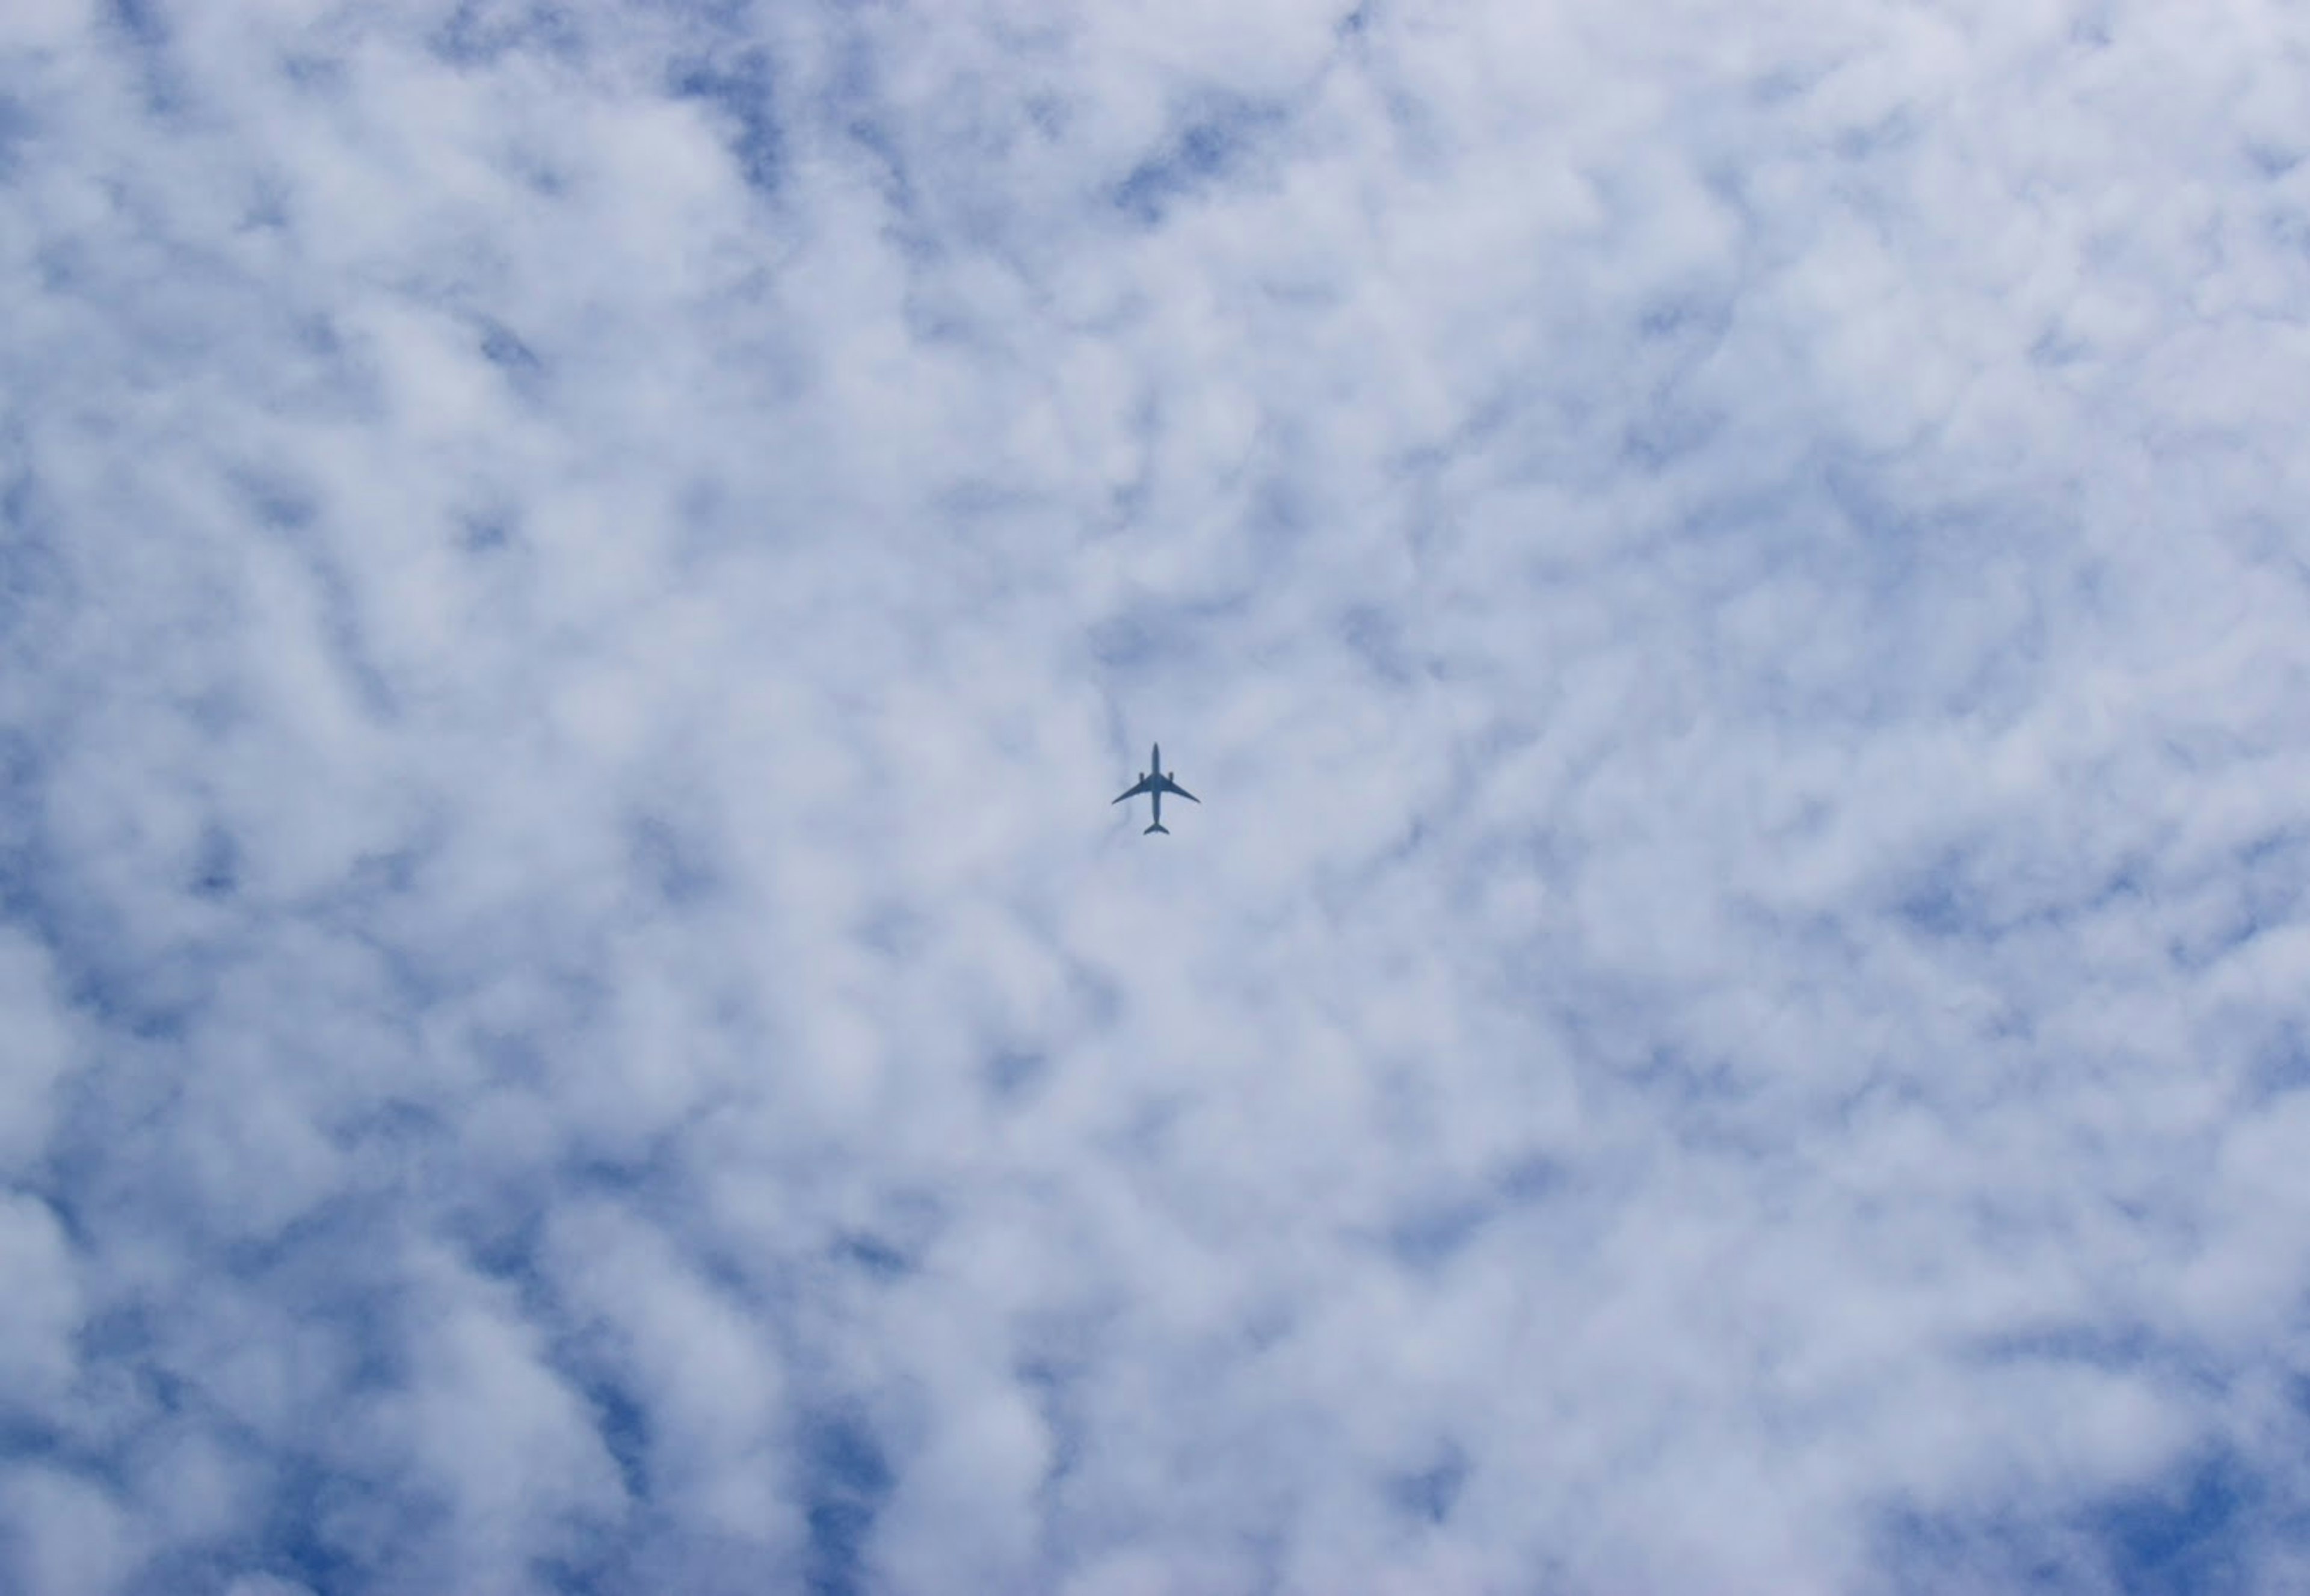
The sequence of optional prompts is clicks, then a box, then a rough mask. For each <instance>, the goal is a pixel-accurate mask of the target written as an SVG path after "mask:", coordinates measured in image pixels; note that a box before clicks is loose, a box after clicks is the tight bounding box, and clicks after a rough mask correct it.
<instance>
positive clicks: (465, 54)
mask: <svg viewBox="0 0 2310 1596" xmlns="http://www.w3.org/2000/svg"><path fill="white" fill-rule="evenodd" d="M427 42H428V44H429V45H430V48H432V51H433V53H434V54H435V55H436V56H439V57H440V58H441V59H442V60H444V61H447V62H449V63H451V64H452V65H457V66H490V65H495V64H496V63H497V61H498V60H499V58H500V57H501V56H505V55H506V54H508V52H510V51H514V50H521V49H533V50H535V51H537V52H538V53H540V54H542V55H546V56H552V57H554V58H555V59H557V60H561V61H576V60H578V59H580V58H582V57H583V56H584V54H585V44H586V40H585V36H584V34H583V33H581V32H580V31H579V30H578V27H577V18H576V14H575V13H574V12H573V10H572V9H571V8H570V7H569V6H566V5H555V4H548V3H545V0H463V4H460V5H459V6H458V7H457V9H456V11H454V12H452V13H450V15H449V20H448V21H447V22H444V23H442V24H441V25H440V26H439V28H437V29H435V30H434V31H433V36H432V38H431V39H429V40H428V41H427Z"/></svg>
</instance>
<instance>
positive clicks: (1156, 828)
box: [1139, 823, 1171, 837]
mask: <svg viewBox="0 0 2310 1596" xmlns="http://www.w3.org/2000/svg"><path fill="white" fill-rule="evenodd" d="M1153 831H1160V832H1161V833H1162V834H1163V835H1164V836H1166V837H1168V836H1170V835H1171V828H1169V827H1168V826H1166V825H1163V824H1161V823H1157V824H1155V825H1152V826H1150V827H1148V828H1147V830H1146V831H1142V832H1141V833H1140V834H1139V835H1140V836H1142V837H1145V836H1146V835H1148V833H1149V832H1153Z"/></svg>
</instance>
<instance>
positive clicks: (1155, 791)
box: [1108, 743, 1203, 837]
mask: <svg viewBox="0 0 2310 1596" xmlns="http://www.w3.org/2000/svg"><path fill="white" fill-rule="evenodd" d="M1142 793H1144V794H1147V795H1148V796H1149V797H1151V798H1152V799H1154V801H1155V823H1154V824H1153V825H1152V826H1150V827H1148V828H1147V830H1146V831H1142V832H1141V833H1140V834H1139V835H1140V836H1142V837H1145V836H1146V835H1147V834H1148V832H1151V831H1160V832H1161V833H1162V834H1163V835H1164V836H1166V837H1168V836H1170V835H1171V828H1169V827H1168V826H1166V825H1165V824H1164V823H1163V794H1166V793H1177V794H1179V796H1180V797H1182V798H1185V800H1186V801H1187V802H1190V803H1201V802H1203V800H1202V799H1200V798H1198V797H1196V796H1195V795H1194V794H1193V793H1190V792H1189V791H1187V789H1186V788H1185V787H1183V786H1181V785H1179V784H1178V783H1177V782H1175V781H1173V780H1172V779H1171V777H1170V775H1169V774H1168V772H1167V771H1165V770H1164V768H1163V745H1162V744H1161V743H1157V744H1156V745H1155V748H1154V751H1152V752H1151V753H1150V754H1149V755H1148V756H1147V774H1146V775H1144V776H1141V777H1140V778H1139V785H1137V786H1135V787H1133V788H1132V789H1131V791H1129V792H1128V793H1125V794H1123V795H1122V797H1119V798H1117V799H1116V800H1115V802H1116V803H1120V802H1123V800H1124V798H1136V797H1138V796H1139V794H1142ZM1108 807H1109V808H1113V807H1114V805H1113V804H1110V805H1108Z"/></svg>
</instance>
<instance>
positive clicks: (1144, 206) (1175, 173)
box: [1115, 99, 1288, 227]
mask: <svg viewBox="0 0 2310 1596" xmlns="http://www.w3.org/2000/svg"><path fill="white" fill-rule="evenodd" d="M1287 119H1288V112H1287V111H1286V109H1285V108H1284V107H1282V106H1281V105H1272V104H1262V103H1259V102H1257V101H1254V100H1238V99H1229V100H1221V101H1220V102H1218V103H1216V104H1212V105H1210V106H1208V107H1207V108H1205V109H1204V110H1203V114H1202V115H1200V116H1198V117H1194V119H1193V120H1191V121H1190V122H1189V123H1188V124H1187V126H1185V128H1184V129H1182V130H1181V132H1180V134H1179V135H1178V137H1177V139H1175V140H1174V141H1173V142H1172V143H1171V144H1170V145H1169V146H1168V148H1167V149H1165V150H1163V151H1162V152H1160V153H1159V154H1155V155H1151V156H1150V157H1148V158H1147V159H1146V160H1143V161H1142V162H1140V163H1139V165H1138V166H1136V167H1134V168H1133V169H1132V170H1131V172H1130V174H1129V175H1128V176H1126V177H1125V178H1124V179H1123V181H1122V182H1121V183H1119V184H1117V185H1116V189H1115V205H1116V209H1117V210H1119V211H1121V212H1122V213H1124V214H1125V215H1126V216H1129V217H1131V218H1132V219H1133V220H1134V221H1139V222H1141V223H1142V224H1144V225H1146V226H1149V227H1153V226H1156V225H1158V224H1159V223H1160V222H1161V221H1162V220H1163V218H1164V216H1165V214H1166V213H1168V211H1169V210H1170V208H1171V206H1172V205H1173V204H1175V203H1177V201H1179V200H1182V199H1185V198H1189V197H1191V196H1193V195H1195V194H1197V193H1199V192H1201V191H1203V190H1205V189H1208V188H1210V187H1211V186H1213V185H1215V184H1217V183H1219V182H1220V181H1222V180H1224V179H1225V178H1227V177H1228V176H1229V174H1231V173H1232V172H1234V171H1235V170H1237V169H1238V168H1239V167H1240V166H1241V165H1242V163H1243V160H1244V158H1245V157H1246V155H1247V154H1248V153H1249V152H1250V151H1251V150H1252V148H1253V147H1254V145H1255V143H1257V142H1258V140H1259V139H1260V138H1261V137H1262V136H1264V135H1266V134H1272V133H1273V132H1274V131H1275V130H1276V129H1277V128H1279V127H1281V126H1282V125H1283V124H1284V122H1285V121H1286V120H1287Z"/></svg>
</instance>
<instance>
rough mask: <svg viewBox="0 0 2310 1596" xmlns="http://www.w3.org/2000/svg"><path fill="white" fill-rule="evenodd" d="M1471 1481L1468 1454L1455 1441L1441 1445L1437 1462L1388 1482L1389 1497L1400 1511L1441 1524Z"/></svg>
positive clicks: (1431, 1522) (1412, 1516)
mask: <svg viewBox="0 0 2310 1596" xmlns="http://www.w3.org/2000/svg"><path fill="white" fill-rule="evenodd" d="M1467 1483H1468V1456H1467V1453H1464V1452H1463V1451H1462V1450H1461V1449H1460V1447H1459V1446H1458V1445H1457V1444H1455V1443H1454V1442H1450V1441H1446V1443H1445V1444H1443V1446H1441V1447H1440V1448H1438V1450H1437V1457H1436V1461H1435V1462H1431V1463H1429V1465H1428V1466H1427V1467H1425V1468H1422V1469H1419V1470H1414V1471H1412V1472H1411V1473H1406V1474H1399V1475H1397V1476H1395V1477H1394V1479H1391V1480H1389V1481H1388V1485H1387V1496H1388V1500H1389V1502H1390V1503H1391V1504H1393V1505H1394V1507H1395V1509H1396V1511H1398V1512H1399V1513H1402V1514H1405V1515H1407V1516H1409V1517H1411V1518H1415V1519H1420V1520H1423V1521H1425V1522H1428V1523H1430V1524H1441V1523H1443V1522H1445V1521H1446V1519H1448V1518H1450V1517H1451V1516H1452V1509H1453V1507H1454V1505H1455V1504H1457V1503H1458V1501H1459V1500H1460V1493H1461V1491H1462V1490H1463V1488H1465V1487H1466V1485H1467Z"/></svg>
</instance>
